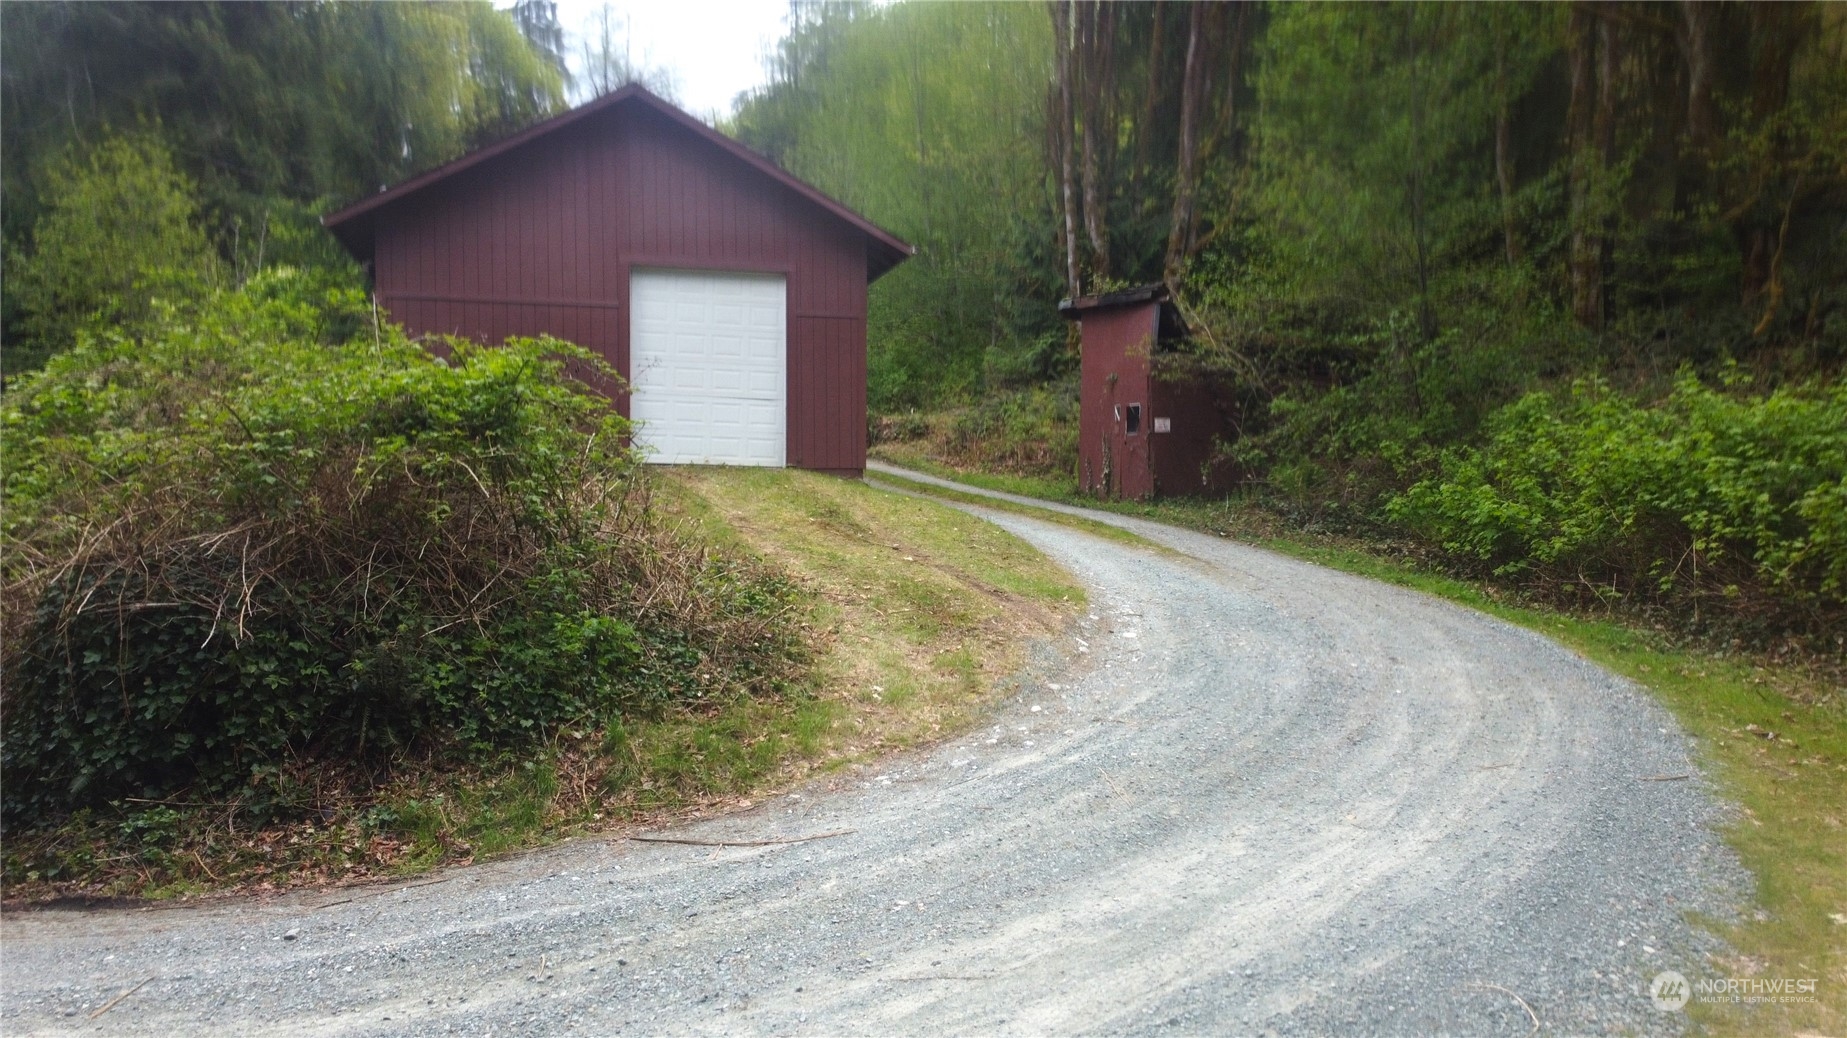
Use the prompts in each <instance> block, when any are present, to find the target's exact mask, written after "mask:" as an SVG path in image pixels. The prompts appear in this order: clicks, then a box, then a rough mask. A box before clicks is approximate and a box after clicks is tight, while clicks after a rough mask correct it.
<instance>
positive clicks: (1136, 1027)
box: [0, 474, 1748, 1036]
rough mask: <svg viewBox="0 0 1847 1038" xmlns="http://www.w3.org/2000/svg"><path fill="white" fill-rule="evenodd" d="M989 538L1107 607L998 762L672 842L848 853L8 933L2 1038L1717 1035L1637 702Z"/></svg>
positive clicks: (1042, 675)
mask: <svg viewBox="0 0 1847 1038" xmlns="http://www.w3.org/2000/svg"><path fill="white" fill-rule="evenodd" d="M907 476H909V478H919V477H916V476H914V475H910V474H907ZM960 489H966V488H960ZM1034 503H1035V504H1037V502H1034ZM973 511H975V512H976V513H977V514H980V515H983V516H984V517H985V518H987V519H989V520H990V521H993V522H995V523H998V524H999V525H1001V526H1003V527H1005V528H1007V529H1008V530H1010V531H1012V532H1014V533H1015V534H1017V535H1019V536H1021V537H1023V538H1024V539H1026V540H1028V541H1030V542H1032V543H1033V544H1034V545H1036V546H1037V547H1039V548H1040V550H1042V551H1045V552H1046V553H1047V554H1049V555H1051V556H1052V557H1053V558H1055V559H1057V560H1058V561H1060V562H1061V563H1063V564H1064V565H1066V566H1067V567H1069V568H1070V569H1072V571H1073V572H1075V573H1076V574H1078V575H1079V576H1080V577H1081V578H1082V579H1083V580H1084V581H1085V583H1086V585H1087V586H1088V587H1090V588H1091V589H1092V592H1091V593H1092V610H1091V612H1092V614H1093V615H1092V616H1091V617H1090V618H1089V619H1087V620H1086V621H1084V622H1083V623H1082V624H1081V625H1080V626H1079V627H1078V629H1076V630H1075V631H1074V632H1073V633H1072V640H1071V641H1070V643H1069V644H1067V645H1064V646H1060V647H1056V648H1055V649H1052V648H1048V649H1047V650H1046V651H1044V652H1042V653H1041V654H1040V655H1041V658H1040V659H1039V660H1038V661H1037V663H1036V665H1035V666H1034V667H1033V668H1031V669H1029V670H1028V672H1027V673H1025V674H1023V675H1022V677H1021V686H1022V687H1021V690H1020V691H1019V692H1018V693H1017V694H1015V695H1013V696H1011V697H1010V698H1008V699H1007V700H1006V701H1004V702H1003V703H1001V704H1000V705H999V706H997V707H996V709H995V710H994V712H993V714H992V716H991V718H990V719H989V721H988V722H987V725H986V727H984V728H983V729H982V730H980V731H977V732H975V733H972V734H970V735H968V736H964V737H962V738H959V739H956V740H952V741H950V742H947V743H945V744H943V745H940V746H938V747H935V748H933V749H931V750H929V751H926V752H922V753H918V754H914V755H907V756H904V757H900V758H896V759H893V760H890V761H887V762H884V763H882V764H881V765H878V766H874V767H871V768H867V769H861V770H859V771H857V772H854V773H850V774H847V775H844V776H839V777H836V778H835V779H834V780H832V781H831V782H829V783H817V784H811V785H810V786H807V787H804V788H803V789H801V790H798V791H796V792H794V793H792V794H789V795H787V796H783V797H778V798H774V799H773V800H771V801H768V802H766V803H764V804H763V805H761V806H759V807H757V808H754V809H752V810H749V811H745V812H740V813H736V814H732V815H728V816H724V817H719V818H713V819H709V820H706V821H703V822H700V823H697V824H694V825H691V826H688V827H685V829H684V831H681V832H676V833H675V835H678V836H685V837H688V838H694V839H708V840H709V839H722V838H727V837H728V838H733V839H761V838H764V837H766V836H785V835H796V836H799V835H803V834H808V833H819V832H830V831H834V830H838V829H853V830H855V831H854V833H853V834H851V835H848V836H842V837H838V838H835V839H829V840H823V841H816V842H810V843H797V844H784V845H778V846H769V847H728V848H711V847H689V846H677V845H668V844H639V843H630V842H624V841H604V840H582V841H577V842H574V843H571V844H566V845H563V846H560V847H556V848H552V849H549V850H546V851H542V852H539V853H535V854H531V855H526V856H522V857H519V858H516V859H511V860H507V861H501V862H496V863H492V864H489V865H483V866H477V867H474V868H469V869H460V870H454V871H451V872H449V873H446V874H445V878H444V882H441V883H437V884H432V885H427V886H417V887H410V886H406V887H403V888H399V889H397V890H393V891H387V892H383V893H379V894H377V895H374V896H366V897H363V898H361V899H359V900H353V901H348V902H346V903H334V902H339V901H341V899H342V898H343V897H350V896H351V892H333V893H329V894H325V895H293V896H289V897H284V898H279V899H276V900H274V901H270V902H262V903H259V902H249V901H239V902H233V903H223V904H215V905H206V906H202V907H199V908H195V909H178V910H163V911H153V912H121V911H109V912H94V913H65V912H26V913H9V914H8V915H7V917H6V918H5V919H4V928H3V930H0V940H3V941H4V946H3V950H4V953H5V955H4V978H5V979H4V990H5V996H6V997H5V1002H4V1005H3V1006H0V1031H4V1032H5V1033H6V1034H8V1035H13V1034H26V1033H119V1034H183V1033H196V1034H216V1033H240V1034H242V1033H273V1034H304V1035H305V1034H380V1035H384V1034H406V1035H423V1034H450V1033H457V1034H479V1035H486V1034H531V1033H554V1034H564V1033H585V1034H603V1033H615V1032H618V1031H620V1032H624V1033H629V1032H639V1033H676V1034H678V1033H775V1034H783V1033H790V1034H808V1033H814V1034H839V1033H881V1034H882V1033H931V1034H934V1033H942V1032H957V1033H1026V1034H1032V1033H1092V1032H1102V1033H1201V1032H1210V1033H1255V1032H1261V1031H1276V1032H1286V1033H1330V1032H1331V1033H1342V1034H1347V1033H1355V1034H1358V1033H1380V1034H1399V1033H1433V1032H1445V1033H1466V1034H1480V1035H1501V1034H1504V1035H1514V1036H1518V1035H1525V1034H1527V1033H1529V1032H1530V1031H1531V1030H1532V1021H1531V1019H1530V1018H1529V1017H1528V1016H1527V1013H1526V1010H1525V1009H1524V1008H1522V1006H1521V1005H1520V1004H1519V1003H1518V1002H1517V1001H1516V1000H1515V998H1514V997H1510V995H1509V994H1508V992H1512V993H1514V995H1516V996H1517V997H1518V998H1519V999H1520V1000H1523V1001H1524V1002H1526V1003H1527V1004H1528V1005H1530V1006H1531V1007H1532V1008H1533V1011H1534V1012H1535V1013H1537V1014H1538V1016H1539V1017H1540V1019H1541V1021H1542V1024H1543V1030H1545V1031H1547V1032H1553V1033H1583V1032H1608V1031H1627V1032H1641V1033H1676V1032H1679V1031H1682V1030H1684V1029H1685V1020H1684V1018H1683V1017H1681V1016H1680V1014H1678V1013H1659V1012H1657V1011H1656V1010H1654V1008H1653V1007H1652V1005H1651V1003H1650V1001H1649V999H1648V997H1647V993H1646V985H1647V983H1648V981H1649V979H1650V978H1651V977H1652V976H1653V975H1654V974H1655V973H1656V972H1658V971H1660V970H1664V969H1679V970H1680V971H1681V972H1683V973H1689V974H1691V973H1694V972H1696V971H1697V970H1698V967H1699V966H1700V965H1702V964H1703V962H1704V957H1705V956H1706V955H1708V954H1711V953H1714V952H1715V951H1718V950H1719V948H1718V945H1717V943H1716V942H1715V941H1714V940H1713V939H1712V938H1711V937H1710V936H1708V935H1706V934H1704V933H1703V932H1701V931H1699V930H1696V929H1694V928H1693V927H1691V926H1689V925H1688V923H1687V922H1686V918H1687V915H1688V913H1689V912H1704V913H1709V914H1714V915H1724V914H1726V913H1728V912H1730V911H1733V910H1734V909H1735V907H1736V906H1737V905H1739V904H1741V903H1743V902H1744V900H1745V898H1746V896H1747V895H1746V891H1747V890H1748V876H1747V875H1746V874H1745V873H1744V872H1743V871H1742V870H1741V869H1740V867H1739V866H1738V865H1737V863H1736V861H1735V859H1734V858H1733V857H1732V856H1731V855H1730V853H1729V852H1728V851H1727V850H1726V849H1725V848H1724V847H1723V845H1722V844H1721V843H1720V842H1719V841H1718V840H1717V839H1716V837H1715V836H1714V835H1713V831H1712V827H1713V825H1714V824H1716V822H1717V821H1719V820H1720V819H1721V818H1722V808H1721V807H1720V806H1719V805H1718V804H1717V803H1716V802H1715V800H1714V799H1713V798H1712V796H1711V794H1710V792H1709V791H1708V790H1707V789H1706V788H1705V786H1704V784H1703V782H1701V781H1692V782H1648V781H1642V780H1643V779H1644V778H1645V777H1646V776H1650V775H1659V774H1664V773H1681V772H1688V771H1693V770H1695V769H1694V766H1693V765H1692V763H1691V761H1690V753H1689V750H1690V747H1689V743H1688V741H1687V739H1686V737H1685V736H1684V735H1682V734H1681V733H1680V731H1679V729H1678V728H1677V727H1676V726H1675V724H1674V723H1673V721H1672V720H1671V719H1670V718H1669V717H1668V715H1667V714H1666V713H1665V711H1663V710H1662V709H1661V708H1660V707H1658V706H1657V705H1656V704H1654V703H1653V702H1652V701H1651V700H1650V699H1649V698H1648V697H1647V696H1646V695H1645V694H1643V693H1642V692H1641V691H1640V690H1638V689H1636V688H1635V687H1634V686H1632V685H1629V684H1628V683H1626V682H1623V681H1621V680H1620V679H1617V678H1615V677H1612V676H1611V675H1609V674H1607V673H1605V672H1603V671H1601V670H1599V669H1598V668H1596V667H1594V666H1592V665H1590V664H1588V663H1586V662H1584V661H1583V660H1581V659H1579V658H1578V657H1576V656H1574V655H1572V654H1571V653H1569V652H1567V651H1566V650H1564V649H1561V648H1559V647H1558V646H1556V645H1554V644H1552V643H1551V642H1548V641H1546V640H1545V639H1543V638H1541V637H1539V636H1537V635H1535V634H1532V633H1530V632H1527V631H1525V630H1522V629H1519V628H1515V627H1512V626H1510V625H1507V624H1503V623H1501V622H1499V621H1497V620H1494V619H1491V618H1488V617H1485V616H1482V615H1480V614H1477V613H1473V612H1470V611H1467V610H1464V609H1461V608H1458V607H1456V606H1453V605H1450V604H1448V603H1444V602H1441V601H1438V600H1436V599H1433V598H1429V597H1427V596H1424V595H1421V594H1418V593H1416V592H1411V591H1406V590H1403V589H1399V588H1394V587H1390V586H1387V585H1384V584H1379V583H1375V582H1371V581H1367V580H1363V579H1360V578H1356V577H1351V576H1347V575H1345V574H1340V573H1335V572H1332V571H1329V570H1325V569H1321V568H1318V567H1315V566H1312V565H1309V564H1307V563H1302V562H1298V561H1295V560H1291V559H1287V558H1284V557H1281V556H1278V555H1275V554H1272V553H1269V552H1265V551H1261V550H1257V549H1253V548H1249V547H1244V546H1241V545H1237V544H1234V543H1231V542H1227V541H1224V540H1220V539H1217V538H1212V537H1206V536H1203V535H1198V534H1193V533H1188V532H1185V531H1180V530H1175V529H1172V528H1168V527H1163V526H1159V525H1158V524H1153V523H1148V522H1143V521H1140V520H1133V519H1127V518H1123V517H1119V516H1113V515H1108V514H1103V513H1086V514H1088V515H1090V516H1091V517H1092V518H1096V519H1099V520H1101V521H1105V522H1111V523H1114V524H1116V525H1119V526H1122V527H1125V528H1127V529H1130V530H1133V531H1134V532H1136V533H1138V534H1140V535H1142V536H1143V537H1146V538H1148V539H1149V540H1151V541H1154V542H1156V543H1158V544H1160V545H1161V546H1163V547H1164V548H1166V549H1169V551H1164V552H1156V551H1152V550H1148V549H1145V548H1138V547H1133V546H1125V545H1122V544H1118V543H1114V542H1109V541H1105V540H1103V539H1100V538H1097V537H1094V536H1091V535H1088V534H1085V533H1082V532H1078V531H1075V530H1072V529H1069V528H1066V527H1062V526H1058V525H1055V524H1051V523H1047V522H1044V521H1041V520H1036V519H1031V518H1025V517H1021V516H1018V515H1013V514H1006V513H999V512H991V511H986V510H981V509H974V510H973ZM1073 661H1075V663H1074V662H1073ZM317 906H320V907H317ZM147 976H154V977H155V978H156V979H155V980H153V981H152V982H150V983H149V984H148V985H147V986H146V987H144V988H142V989H141V990H140V991H138V992H136V993H135V994H134V995H133V996H132V997H130V998H128V999H125V1000H124V1001H123V1002H122V1003H121V1004H120V1005H118V1006H116V1007H115V1008H114V1009H112V1010H111V1011H110V1012H109V1013H108V1014H107V1015H104V1016H103V1017H101V1018H99V1019H97V1020H95V1021H90V1020H88V1019H87V1013H88V1012H90V1011H93V1010H94V1009H95V1008H96V1007H98V1006H100V1005H102V1004H103V1003H104V1002H106V1001H107V1000H108V998H110V997H112V996H113V995H114V994H116V993H119V992H120V991H122V990H125V989H126V988H128V987H129V986H130V985H132V984H133V983H135V982H136V981H138V980H140V979H142V978H144V977H147Z"/></svg>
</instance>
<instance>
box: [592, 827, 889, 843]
mask: <svg viewBox="0 0 1847 1038" xmlns="http://www.w3.org/2000/svg"><path fill="white" fill-rule="evenodd" d="M856 832H859V830H858V829H836V830H834V831H833V832H831V833H816V834H814V835H813V836H791V837H789V838H788V839H781V840H694V839H689V838H681V837H673V836H631V837H629V839H631V840H633V841H635V842H636V843H683V844H686V845H688V846H691V847H774V846H776V845H778V844H784V843H808V842H810V841H813V840H831V839H833V838H834V837H836V836H849V835H851V834H853V833H856Z"/></svg>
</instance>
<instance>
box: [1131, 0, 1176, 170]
mask: <svg viewBox="0 0 1847 1038" xmlns="http://www.w3.org/2000/svg"><path fill="white" fill-rule="evenodd" d="M1152 16H1153V18H1154V22H1153V25H1152V27H1151V28H1150V30H1149V33H1150V35H1149V38H1148V87H1147V91H1148V92H1147V94H1146V96H1144V97H1143V98H1142V118H1141V122H1139V123H1137V124H1136V126H1135V168H1134V169H1132V170H1130V171H1129V197H1131V198H1135V199H1140V198H1141V191H1142V177H1143V176H1145V175H1146V174H1147V172H1148V169H1149V167H1150V166H1151V165H1153V162H1154V156H1153V154H1152V152H1153V150H1154V120H1155V114H1156V113H1157V112H1159V111H1160V110H1161V73H1162V71H1164V70H1163V69H1162V68H1161V60H1162V58H1163V55H1162V53H1161V45H1162V42H1163V40H1162V37H1163V34H1164V26H1165V24H1166V22H1167V0H1154V8H1153V12H1152Z"/></svg>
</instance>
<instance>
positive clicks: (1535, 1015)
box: [1469, 984, 1539, 1038]
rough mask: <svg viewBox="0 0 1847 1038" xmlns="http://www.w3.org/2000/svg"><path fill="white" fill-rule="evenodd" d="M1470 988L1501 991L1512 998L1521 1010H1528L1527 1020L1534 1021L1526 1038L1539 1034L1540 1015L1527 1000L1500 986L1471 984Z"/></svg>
mask: <svg viewBox="0 0 1847 1038" xmlns="http://www.w3.org/2000/svg"><path fill="white" fill-rule="evenodd" d="M1469 986H1470V987H1473V988H1485V989H1487V990H1490V991H1499V992H1500V993H1501V994H1503V995H1506V996H1507V997H1508V998H1511V999H1513V1000H1514V1001H1515V1002H1518V1003H1520V1008H1521V1009H1524V1010H1526V1015H1527V1018H1528V1019H1530V1020H1532V1021H1533V1029H1532V1030H1530V1031H1528V1032H1526V1038H1532V1036H1533V1035H1535V1034H1538V1033H1539V1014H1538V1013H1535V1012H1533V1007H1532V1006H1529V1005H1527V1004H1526V999H1524V998H1521V997H1520V996H1519V995H1517V994H1515V993H1514V992H1512V991H1509V990H1508V989H1506V988H1504V987H1502V986H1500V985H1499V984H1471V985H1469Z"/></svg>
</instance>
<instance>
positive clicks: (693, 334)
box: [629, 270, 789, 467]
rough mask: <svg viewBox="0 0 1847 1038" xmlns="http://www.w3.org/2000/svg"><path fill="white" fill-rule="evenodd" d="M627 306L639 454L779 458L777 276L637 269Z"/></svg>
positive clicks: (762, 461)
mask: <svg viewBox="0 0 1847 1038" xmlns="http://www.w3.org/2000/svg"><path fill="white" fill-rule="evenodd" d="M629 313H630V321H629V369H630V371H631V372H633V375H632V376H631V378H630V393H631V396H630V398H629V400H630V403H629V416H630V417H631V418H633V419H634V421H635V425H636V429H635V443H636V445H637V446H638V447H640V448H641V450H642V454H643V456H644V457H646V458H647V460H649V461H651V462H656V463H659V464H666V465H766V466H775V467H781V466H782V465H783V464H784V463H785V460H786V458H787V455H788V392H789V379H788V370H789V369H788V359H789V341H788V329H789V322H788V285H787V279H786V278H784V277H783V276H782V275H780V274H744V273H732V272H720V271H688V270H637V271H635V273H634V274H633V276H632V277H631V278H630V281H629Z"/></svg>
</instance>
